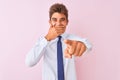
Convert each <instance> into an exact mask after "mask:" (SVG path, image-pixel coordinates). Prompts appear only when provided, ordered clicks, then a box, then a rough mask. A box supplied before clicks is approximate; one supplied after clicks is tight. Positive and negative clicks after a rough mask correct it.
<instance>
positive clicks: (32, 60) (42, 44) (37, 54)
mask: <svg viewBox="0 0 120 80" xmlns="http://www.w3.org/2000/svg"><path fill="white" fill-rule="evenodd" d="M47 44H48V41H47V40H46V39H45V38H44V37H40V38H39V39H38V41H37V42H36V43H35V45H34V46H33V47H32V49H31V50H30V51H29V52H28V54H27V55H26V60H25V64H26V65H28V66H29V67H32V66H34V65H35V64H37V63H38V62H39V60H40V59H41V57H42V55H43V54H44V51H45V48H46V46H47Z"/></svg>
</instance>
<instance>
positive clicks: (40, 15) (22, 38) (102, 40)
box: [0, 0, 120, 80]
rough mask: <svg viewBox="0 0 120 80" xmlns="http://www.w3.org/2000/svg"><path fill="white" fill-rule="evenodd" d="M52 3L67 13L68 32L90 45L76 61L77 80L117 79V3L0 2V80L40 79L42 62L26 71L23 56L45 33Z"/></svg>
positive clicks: (119, 30)
mask: <svg viewBox="0 0 120 80" xmlns="http://www.w3.org/2000/svg"><path fill="white" fill-rule="evenodd" d="M55 2H62V3H64V4H65V5H66V6H67V8H68V10H69V20H70V22H69V25H68V28H67V29H68V30H67V32H70V33H73V34H76V35H80V36H82V37H86V38H88V39H89V40H90V42H91V43H92V44H93V50H92V51H91V52H89V53H88V54H86V55H84V56H82V57H80V58H77V59H76V67H77V76H78V80H120V47H119V46H120V36H118V35H119V34H120V0H0V80H41V77H42V76H41V70H42V68H41V64H42V61H40V62H39V63H38V64H37V65H36V66H35V67H32V68H29V67H27V66H26V65H25V56H26V54H27V52H28V51H29V50H30V49H31V47H32V46H33V44H34V43H35V42H36V40H37V39H38V37H39V36H40V35H45V34H46V33H47V31H48V28H49V24H48V20H49V16H48V10H49V7H50V6H51V5H52V4H53V3H55Z"/></svg>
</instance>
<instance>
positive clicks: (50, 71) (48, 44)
mask: <svg viewBox="0 0 120 80" xmlns="http://www.w3.org/2000/svg"><path fill="white" fill-rule="evenodd" d="M49 17H50V20H49V24H50V28H49V31H48V34H46V35H45V36H44V37H40V38H39V39H38V41H37V42H36V44H35V45H34V46H33V48H32V49H31V50H30V52H29V53H28V54H27V56H26V64H27V65H28V66H30V67H32V66H34V65H36V64H37V63H38V62H39V60H40V59H41V57H44V58H43V61H44V62H43V79H42V80H76V72H75V63H74V57H77V56H81V55H82V54H83V53H84V52H85V51H86V50H90V49H91V45H90V43H89V42H88V41H87V40H86V39H83V38H80V37H77V36H75V35H71V34H66V33H65V30H66V27H67V24H68V22H69V21H68V10H67V8H66V7H65V5H63V4H59V3H56V4H53V5H52V6H51V7H50V11H49Z"/></svg>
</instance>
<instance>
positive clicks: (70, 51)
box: [64, 40, 86, 58]
mask: <svg viewBox="0 0 120 80" xmlns="http://www.w3.org/2000/svg"><path fill="white" fill-rule="evenodd" d="M64 42H65V43H66V45H67V48H66V49H65V57H66V58H72V55H75V56H81V55H82V54H83V53H84V51H85V50H86V46H85V44H84V43H82V42H80V41H75V40H65V41H64Z"/></svg>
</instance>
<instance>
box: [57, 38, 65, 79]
mask: <svg viewBox="0 0 120 80" xmlns="http://www.w3.org/2000/svg"><path fill="white" fill-rule="evenodd" d="M57 71H58V80H64V65H63V53H62V43H61V36H58V42H57Z"/></svg>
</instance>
